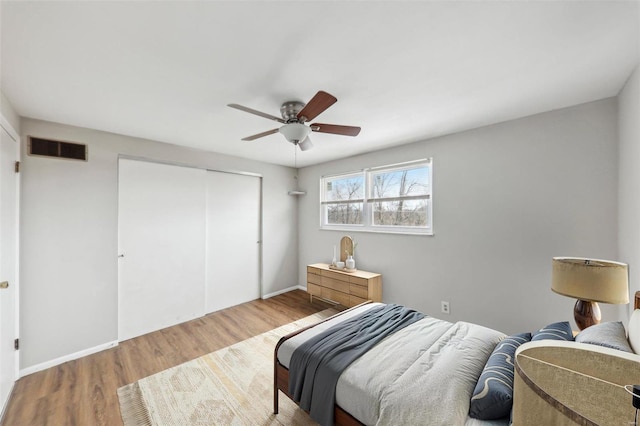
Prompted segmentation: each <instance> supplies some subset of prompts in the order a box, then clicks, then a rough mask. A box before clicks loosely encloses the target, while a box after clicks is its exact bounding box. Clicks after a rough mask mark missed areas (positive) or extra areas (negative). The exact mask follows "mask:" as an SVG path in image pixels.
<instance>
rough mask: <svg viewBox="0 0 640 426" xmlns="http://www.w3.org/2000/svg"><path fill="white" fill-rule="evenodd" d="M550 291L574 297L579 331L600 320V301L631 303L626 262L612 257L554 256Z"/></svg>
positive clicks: (574, 312)
mask: <svg viewBox="0 0 640 426" xmlns="http://www.w3.org/2000/svg"><path fill="white" fill-rule="evenodd" d="M551 290H553V291H554V292H556V293H558V294H562V295H563V296H569V297H575V298H577V299H578V300H577V301H576V304H575V307H574V310H573V316H574V319H575V321H576V325H577V326H578V328H580V330H584V329H585V328H587V327H589V326H591V325H594V324H598V323H600V319H601V314H600V307H599V306H598V303H597V302H602V303H614V304H626V303H629V280H628V273H627V265H626V264H625V263H620V262H613V261H610V260H599V259H581V258H571V257H554V258H553V267H552V273H551Z"/></svg>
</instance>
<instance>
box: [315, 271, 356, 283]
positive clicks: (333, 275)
mask: <svg viewBox="0 0 640 426" xmlns="http://www.w3.org/2000/svg"><path fill="white" fill-rule="evenodd" d="M321 275H322V276H323V277H327V278H331V279H333V280H336V281H345V282H349V276H348V275H345V274H341V273H340V272H334V271H322V274H321Z"/></svg>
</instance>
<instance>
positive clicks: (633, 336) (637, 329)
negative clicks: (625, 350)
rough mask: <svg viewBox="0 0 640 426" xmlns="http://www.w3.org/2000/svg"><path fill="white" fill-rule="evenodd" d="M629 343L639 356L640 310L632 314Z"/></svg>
mask: <svg viewBox="0 0 640 426" xmlns="http://www.w3.org/2000/svg"><path fill="white" fill-rule="evenodd" d="M627 329H628V330H629V343H630V344H631V349H633V351H634V352H635V353H637V354H640V309H636V310H634V311H633V313H632V314H631V319H629V327H627Z"/></svg>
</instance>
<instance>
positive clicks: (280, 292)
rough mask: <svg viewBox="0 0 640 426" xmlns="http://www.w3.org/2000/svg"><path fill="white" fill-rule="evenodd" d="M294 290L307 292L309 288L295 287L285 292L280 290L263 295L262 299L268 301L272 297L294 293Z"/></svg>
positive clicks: (286, 289)
mask: <svg viewBox="0 0 640 426" xmlns="http://www.w3.org/2000/svg"><path fill="white" fill-rule="evenodd" d="M292 290H302V291H307V288H306V287H302V286H301V285H294V286H293V287H289V288H285V289H284V290H279V291H276V292H274V293H269V294H264V295H262V298H263V299H268V298H270V297H273V296H277V295H279V294H282V293H287V292H289V291H292Z"/></svg>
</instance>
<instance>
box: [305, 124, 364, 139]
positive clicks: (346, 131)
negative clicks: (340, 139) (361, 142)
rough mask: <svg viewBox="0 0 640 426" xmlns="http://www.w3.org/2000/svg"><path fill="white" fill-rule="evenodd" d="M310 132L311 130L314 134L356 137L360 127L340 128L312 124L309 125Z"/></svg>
mask: <svg viewBox="0 0 640 426" xmlns="http://www.w3.org/2000/svg"><path fill="white" fill-rule="evenodd" d="M311 130H313V131H314V132H320V133H334V134H336V135H343V136H358V133H360V127H354V126H340V125H338V124H324V123H313V124H312V125H311Z"/></svg>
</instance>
